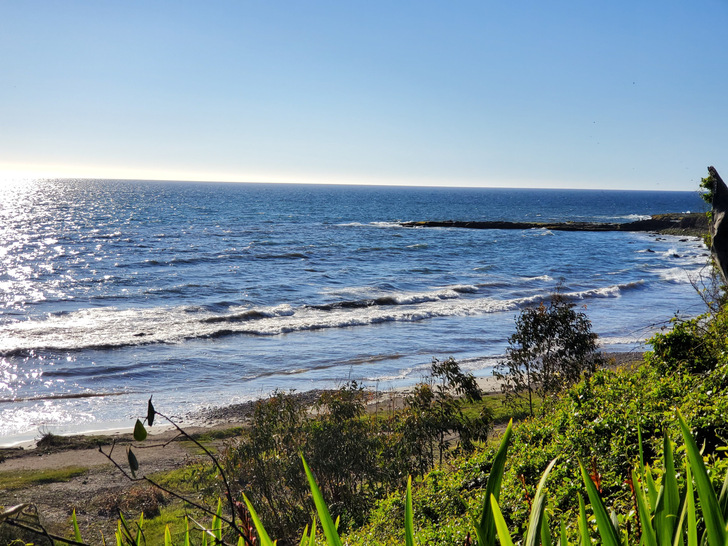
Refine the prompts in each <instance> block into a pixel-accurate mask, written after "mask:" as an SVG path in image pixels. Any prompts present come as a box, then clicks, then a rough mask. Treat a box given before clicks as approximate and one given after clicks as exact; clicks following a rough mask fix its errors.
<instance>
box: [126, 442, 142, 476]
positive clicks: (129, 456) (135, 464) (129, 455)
mask: <svg viewBox="0 0 728 546" xmlns="http://www.w3.org/2000/svg"><path fill="white" fill-rule="evenodd" d="M126 460H127V461H128V462H129V469H130V470H131V475H132V476H133V477H135V478H136V471H137V470H139V461H137V458H136V456H135V455H134V452H133V451H132V450H131V448H130V447H128V448H126Z"/></svg>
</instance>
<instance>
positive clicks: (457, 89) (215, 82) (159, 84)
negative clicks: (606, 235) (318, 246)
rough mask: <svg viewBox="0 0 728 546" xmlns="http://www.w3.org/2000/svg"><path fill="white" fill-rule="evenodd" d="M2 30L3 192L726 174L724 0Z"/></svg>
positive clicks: (288, 12) (152, 12) (402, 7)
mask: <svg viewBox="0 0 728 546" xmlns="http://www.w3.org/2000/svg"><path fill="white" fill-rule="evenodd" d="M0 29H1V31H0V48H1V54H0V126H1V127H2V130H1V131H0V177H2V176H4V177H6V178H7V177H13V176H52V177H107V178H139V179H173V180H221V181H258V182H268V181H270V182H321V183H368V184H410V185H444V186H448V185H449V186H501V187H503V186H505V187H562V188H564V187H565V188H569V187H577V188H619V189H666V190H693V189H695V188H696V187H697V183H698V181H699V179H700V177H702V176H706V175H707V171H706V167H707V166H708V165H715V166H716V168H717V169H718V171H719V172H720V171H721V169H722V170H723V171H724V173H725V174H724V178H726V177H728V100H727V99H726V97H727V96H728V41H727V40H726V39H725V32H726V29H728V1H726V0H713V1H703V0H696V1H695V2H685V1H680V2H675V1H670V0H665V1H660V2H657V1H651V0H645V1H642V2H633V1H629V2H628V1H621V0H617V1H610V2H606V1H591V0H579V1H576V0H574V1H560V0H554V1H551V2H543V1H530V0H524V1H520V0H514V1H511V2H490V1H485V0H481V1H470V0H462V1H457V0H453V1H450V2H445V1H439V2H431V1H427V0H418V1H394V0H389V1H386V2H380V1H376V0H374V1H367V2H361V1H348V0H338V1H330V2H329V1H305V0H298V1H284V0H281V1H270V0H268V1H265V2H264V1H260V2H257V1H255V2H253V1H246V0H236V1H227V0H217V1H210V2H202V1H194V2H192V1H184V0H175V1H168V2H164V1H156V2H149V1H143V2H137V1H123V2H120V1H119V2H108V1H103V0H96V1H94V2H89V1H83V2H80V1H73V0H70V1H64V2H58V1H55V0H53V1H46V2H43V1H34V0H25V1H22V2H16V1H10V0H0Z"/></svg>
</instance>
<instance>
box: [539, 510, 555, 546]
mask: <svg viewBox="0 0 728 546" xmlns="http://www.w3.org/2000/svg"><path fill="white" fill-rule="evenodd" d="M540 527H541V544H542V545H543V546H551V545H552V544H553V540H552V539H551V526H550V525H549V513H548V511H544V513H543V518H542V520H541V525H540Z"/></svg>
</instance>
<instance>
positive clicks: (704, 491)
mask: <svg viewBox="0 0 728 546" xmlns="http://www.w3.org/2000/svg"><path fill="white" fill-rule="evenodd" d="M677 416H678V421H679V422H680V429H681V430H682V435H683V438H684V440H685V447H686V448H687V454H688V461H689V462H690V469H691V471H692V473H693V476H694V477H695V485H696V488H697V490H698V497H699V498H700V507H701V509H702V512H703V518H704V519H705V531H706V533H707V534H708V544H709V546H725V541H726V540H725V539H726V530H725V520H724V519H723V514H722V513H721V511H720V505H719V504H718V498H717V497H716V496H715V491H714V490H713V484H712V483H711V482H710V477H709V476H708V472H707V471H706V470H705V463H704V462H703V457H702V455H701V454H700V450H699V449H698V446H697V445H696V444H695V440H694V439H693V435H692V434H691V433H690V428H689V427H688V424H687V423H686V422H685V419H684V418H683V416H682V414H681V413H680V412H679V411H678V412H677Z"/></svg>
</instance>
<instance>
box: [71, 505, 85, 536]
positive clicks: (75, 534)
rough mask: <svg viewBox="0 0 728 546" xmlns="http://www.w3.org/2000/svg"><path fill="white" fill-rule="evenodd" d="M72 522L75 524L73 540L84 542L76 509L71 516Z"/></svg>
mask: <svg viewBox="0 0 728 546" xmlns="http://www.w3.org/2000/svg"><path fill="white" fill-rule="evenodd" d="M71 522H72V523H73V538H74V540H75V541H76V542H83V539H81V529H79V528H78V520H77V519H76V509H75V508H74V509H73V513H72V514H71Z"/></svg>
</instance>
